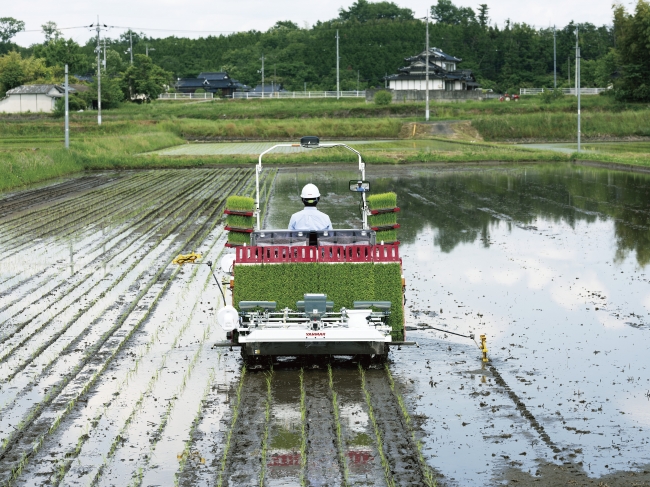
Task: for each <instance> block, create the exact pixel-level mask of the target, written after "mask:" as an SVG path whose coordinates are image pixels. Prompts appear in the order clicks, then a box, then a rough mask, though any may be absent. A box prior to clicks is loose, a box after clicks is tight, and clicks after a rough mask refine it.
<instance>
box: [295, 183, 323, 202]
mask: <svg viewBox="0 0 650 487" xmlns="http://www.w3.org/2000/svg"><path fill="white" fill-rule="evenodd" d="M300 197H301V198H303V199H312V198H320V192H319V191H318V188H317V187H316V185H315V184H311V183H309V184H307V185H305V187H304V188H302V193H300Z"/></svg>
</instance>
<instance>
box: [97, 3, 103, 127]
mask: <svg viewBox="0 0 650 487" xmlns="http://www.w3.org/2000/svg"><path fill="white" fill-rule="evenodd" d="M100 33H101V27H100V25H99V15H98V16H97V125H101V124H102V65H101V62H100V55H101V52H102V49H101V46H100V44H99V36H100Z"/></svg>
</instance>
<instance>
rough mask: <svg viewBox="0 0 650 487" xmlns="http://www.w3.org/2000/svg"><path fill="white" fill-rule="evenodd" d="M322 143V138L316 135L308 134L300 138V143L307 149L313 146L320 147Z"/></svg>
mask: <svg viewBox="0 0 650 487" xmlns="http://www.w3.org/2000/svg"><path fill="white" fill-rule="evenodd" d="M319 144H320V139H319V138H318V137H316V136H315V135H306V136H304V137H302V138H301V139H300V145H301V146H303V147H304V148H305V149H310V148H313V147H318V146H319Z"/></svg>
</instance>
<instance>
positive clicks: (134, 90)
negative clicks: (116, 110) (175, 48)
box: [121, 54, 172, 100]
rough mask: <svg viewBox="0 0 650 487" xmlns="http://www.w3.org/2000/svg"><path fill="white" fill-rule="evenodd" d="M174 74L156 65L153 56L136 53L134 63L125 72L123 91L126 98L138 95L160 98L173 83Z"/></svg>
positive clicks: (132, 98)
mask: <svg viewBox="0 0 650 487" xmlns="http://www.w3.org/2000/svg"><path fill="white" fill-rule="evenodd" d="M171 80H172V75H171V73H169V72H167V71H165V70H164V69H162V68H161V67H160V66H156V65H155V64H154V63H153V61H152V60H151V58H149V57H148V56H145V55H143V54H136V55H135V56H134V58H133V64H132V65H130V66H129V67H128V68H127V70H126V71H125V72H124V75H123V77H122V82H121V84H122V91H123V93H124V96H125V97H126V99H130V100H135V98H136V97H137V96H138V95H145V96H146V97H147V99H152V98H158V95H159V94H160V93H162V92H163V91H164V90H165V87H166V86H169V85H170V84H171Z"/></svg>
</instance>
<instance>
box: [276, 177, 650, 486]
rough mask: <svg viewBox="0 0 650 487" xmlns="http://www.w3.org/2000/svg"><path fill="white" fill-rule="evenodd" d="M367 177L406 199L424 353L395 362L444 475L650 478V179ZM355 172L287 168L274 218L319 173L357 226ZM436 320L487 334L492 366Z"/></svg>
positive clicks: (337, 209)
mask: <svg viewBox="0 0 650 487" xmlns="http://www.w3.org/2000/svg"><path fill="white" fill-rule="evenodd" d="M367 174H368V176H367V179H369V180H370V181H371V184H372V185H373V186H372V188H373V191H377V192H381V191H386V190H392V191H395V192H396V193H397V194H398V205H399V206H400V207H401V209H402V212H401V213H400V214H399V221H400V223H401V225H402V228H401V229H400V230H399V238H400V240H401V242H402V245H401V247H400V253H401V256H402V258H403V265H404V273H405V276H406V279H407V286H408V287H407V303H406V306H407V310H408V317H407V321H408V322H407V325H408V327H409V331H408V336H409V338H410V339H414V340H417V341H418V342H419V344H420V348H409V349H407V348H406V347H404V348H403V349H402V350H401V351H394V352H392V353H391V358H392V363H391V366H390V368H391V370H392V372H393V374H394V375H395V376H396V377H397V378H399V380H400V383H401V384H402V387H404V390H405V397H406V398H407V401H408V402H409V407H411V408H412V410H411V412H412V414H413V415H414V417H415V418H417V420H418V421H419V423H420V427H421V431H422V434H423V443H424V445H425V447H424V451H425V455H426V458H427V462H428V464H429V466H431V467H432V468H433V469H435V471H436V472H437V473H438V474H440V475H441V476H444V477H441V478H440V480H441V481H442V482H444V483H448V484H449V485H484V483H485V482H488V483H492V482H493V483H499V482H501V481H505V480H507V479H514V480H520V481H526V480H532V479H541V481H547V482H548V483H549V485H552V484H553V482H556V481H557V482H562V481H568V480H569V479H572V480H577V481H581V482H582V481H584V482H589V479H598V478H602V479H603V480H606V481H607V482H609V483H610V485H612V482H614V483H617V482H623V483H622V484H621V485H626V484H625V483H624V482H625V481H627V480H625V479H628V480H630V481H631V480H633V479H635V480H636V481H641V478H637V477H638V476H641V477H644V478H645V482H647V481H648V479H647V473H646V474H644V470H645V471H646V472H647V471H648V470H649V467H648V464H649V463H650V453H649V452H650V448H649V445H648V440H649V439H650V370H649V367H650V361H649V360H648V357H647V349H648V347H647V339H648V333H650V329H649V325H648V323H649V322H650V285H649V281H648V279H649V275H650V274H648V272H647V271H646V266H647V264H648V262H649V261H650V237H649V235H650V233H649V226H650V198H649V196H648V191H649V190H650V178H648V177H646V176H640V175H633V174H629V173H622V172H612V171H604V170H594V169H585V168H581V167H576V166H563V165H562V166H558V165H555V166H525V167H507V168H505V167H501V168H478V169H477V168H473V169H472V168H464V169H452V168H441V169H436V170H433V169H430V168H409V169H397V168H386V167H369V168H368V173H367ZM355 177H357V176H356V173H355V172H354V171H344V170H341V171H328V172H327V173H326V175H325V176H323V175H322V173H321V172H320V171H319V169H318V168H317V167H314V168H313V169H312V170H308V171H305V170H303V169H286V170H283V171H282V172H281V173H280V174H279V176H278V178H277V179H276V183H275V193H274V197H273V198H272V200H271V209H270V212H269V215H268V220H267V228H270V227H280V226H285V225H286V222H288V219H289V217H290V215H291V213H292V212H293V211H297V210H299V209H300V201H299V198H298V194H299V191H300V188H301V187H302V185H303V184H305V183H307V182H314V183H316V184H317V185H318V186H319V188H320V190H321V193H322V194H323V197H322V201H321V204H320V205H319V207H320V208H321V209H322V210H323V211H325V212H327V213H328V214H329V215H330V217H331V218H332V221H333V224H334V226H335V227H337V226H338V227H350V226H353V225H354V226H356V225H358V211H357V201H356V199H357V196H356V195H353V194H351V193H346V192H345V190H346V186H347V181H348V180H349V179H353V178H355ZM431 327H435V328H439V329H441V330H448V331H450V332H455V333H460V334H464V335H467V334H469V333H474V334H476V336H477V339H478V335H479V334H486V335H487V340H488V341H487V345H488V348H489V357H490V359H491V361H490V362H489V363H488V364H483V363H482V362H481V360H480V354H479V353H478V350H477V346H476V344H475V343H474V342H473V341H472V340H470V339H467V338H461V337H457V336H454V335H451V334H446V333H444V331H442V332H441V331H437V330H433V329H431ZM553 466H555V467H553ZM632 474H636V477H630V478H628V477H627V476H628V475H632ZM563 476H566V479H564V480H562V479H563ZM488 479H489V480H488Z"/></svg>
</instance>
